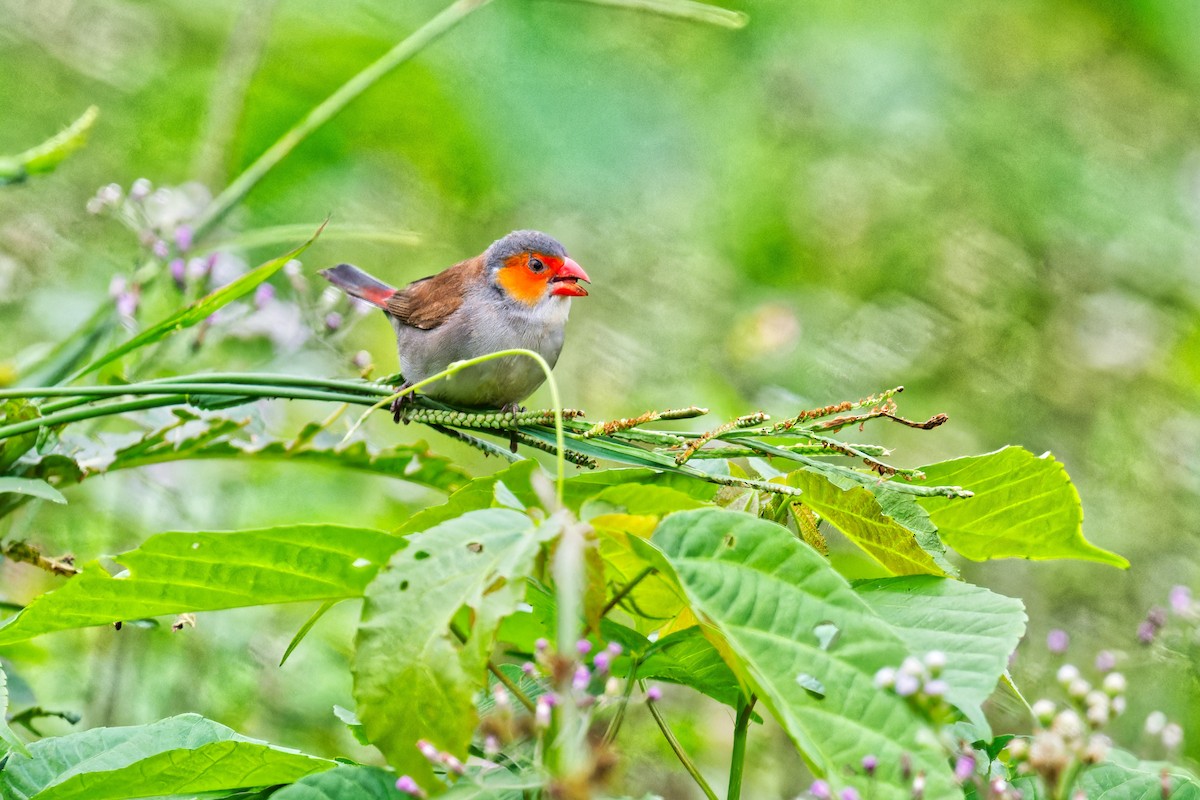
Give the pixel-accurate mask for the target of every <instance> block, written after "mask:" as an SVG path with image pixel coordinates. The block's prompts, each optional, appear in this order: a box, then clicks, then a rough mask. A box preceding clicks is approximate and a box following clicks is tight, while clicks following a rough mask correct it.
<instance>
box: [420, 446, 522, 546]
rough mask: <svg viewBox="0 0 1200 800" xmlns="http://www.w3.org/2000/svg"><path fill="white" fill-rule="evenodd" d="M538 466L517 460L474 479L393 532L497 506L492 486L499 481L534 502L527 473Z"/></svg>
mask: <svg viewBox="0 0 1200 800" xmlns="http://www.w3.org/2000/svg"><path fill="white" fill-rule="evenodd" d="M538 469H541V466H540V465H539V464H538V463H537V462H536V461H534V460H533V459H529V460H526V461H518V462H517V463H515V464H513V465H512V466H510V467H507V468H505V469H502V470H499V471H498V472H494V473H492V474H491V475H485V476H483V477H481V478H475V479H474V480H472V481H470V482H468V483H467V484H466V485H464V486H462V488H460V489H459V490H458V491H456V492H455V493H454V494H452V495H450V497H449V498H448V499H447V500H446V502H444V503H442V504H441V505H437V506H430V507H429V508H426V509H423V510H421V511H418V512H417V513H416V514H414V515H412V516H411V517H409V518H408V519H407V520H406V521H405V523H404V524H403V525H401V526H400V527H399V528H398V529H397V531H396V533H397V534H398V535H401V536H403V535H405V534H408V533H412V532H414V531H424V530H428V529H429V528H432V527H433V526H434V525H437V524H439V523H442V522H446V521H447V520H451V519H455V518H457V517H460V516H462V515H463V514H466V513H467V512H468V511H479V510H481V509H485V508H493V507H495V506H498V505H500V503H499V502H498V501H497V492H496V487H497V485H498V484H503V485H504V487H505V491H507V492H508V494H510V495H512V496H513V497H515V498H516V499H518V500H519V501H520V502H522V503H524V504H525V505H527V506H528V505H536V504H537V495H536V494H535V493H534V491H533V487H532V486H531V485H530V482H529V481H530V477H529V476H530V475H531V474H533V472H534V470H538Z"/></svg>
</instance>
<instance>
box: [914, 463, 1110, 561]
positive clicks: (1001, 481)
mask: <svg viewBox="0 0 1200 800" xmlns="http://www.w3.org/2000/svg"><path fill="white" fill-rule="evenodd" d="M921 470H922V471H923V472H924V473H925V476H926V479H927V480H928V481H929V482H930V483H951V484H956V485H959V486H962V487H963V488H964V489H969V490H971V491H972V492H974V493H975V496H974V497H969V498H966V499H962V500H952V499H948V498H941V497H923V498H921V500H920V503H921V505H922V506H924V507H925V508H926V510H928V511H929V516H930V518H931V519H932V520H933V524H934V525H936V526H937V529H938V533H939V534H940V535H941V537H942V541H944V542H945V543H946V544H947V545H949V546H950V547H953V548H954V549H955V550H957V551H958V552H959V553H961V554H962V555H964V556H966V557H967V558H970V559H972V560H974V561H986V560H988V559H991V558H1029V559H1034V560H1042V559H1049V558H1077V559H1082V560H1085V561H1099V562H1100V563H1102V564H1111V565H1112V566H1115V567H1121V568H1126V567H1128V566H1129V562H1128V561H1126V560H1125V559H1124V558H1122V557H1121V556H1119V555H1117V554H1116V553H1110V552H1109V551H1107V550H1103V549H1101V548H1099V547H1096V546H1095V545H1093V544H1091V543H1090V542H1088V541H1087V540H1086V539H1084V538H1083V508H1082V507H1081V506H1080V503H1079V494H1078V492H1076V491H1075V486H1074V485H1073V484H1072V483H1071V479H1070V478H1069V477H1068V476H1067V471H1066V470H1065V469H1063V466H1062V464H1060V463H1058V462H1057V461H1055V460H1054V458H1053V457H1052V456H1051V455H1050V454H1049V453H1047V454H1046V455H1043V456H1041V457H1038V456H1035V455H1034V454H1033V453H1030V452H1029V451H1028V450H1025V449H1024V448H1021V447H1005V448H1003V449H1001V450H997V451H995V452H993V453H987V454H985V455H981V456H969V457H967V458H956V459H954V460H952V461H941V462H939V463H937V464H930V465H929V466H927V467H921Z"/></svg>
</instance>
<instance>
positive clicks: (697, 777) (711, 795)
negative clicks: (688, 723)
mask: <svg viewBox="0 0 1200 800" xmlns="http://www.w3.org/2000/svg"><path fill="white" fill-rule="evenodd" d="M638 683H639V685H641V687H642V691H643V692H644V691H645V690H646V685H645V681H638ZM646 708H648V709H650V716H652V717H654V722H655V723H656V724H657V725H658V729H659V730H660V731H661V732H662V735H663V738H664V739H666V740H667V744H668V745H670V747H671V751H672V752H674V753H675V757H676V758H678V759H679V763H681V764H683V768H684V769H686V770H687V773H688V774H689V775H691V776H692V780H694V781H695V782H696V785H697V786H699V787H700V791H702V792H704V796H705V797H707V798H708V800H718V798H717V793H716V792H714V791H713V789H712V787H711V786H709V785H708V781H706V780H705V779H704V776H703V775H701V774H700V770H699V769H697V768H696V765H695V764H694V763H693V762H692V759H691V758H690V757H689V756H688V754H687V751H685V750H684V749H683V745H681V744H680V743H679V740H678V739H676V738H675V734H674V733H673V732H672V731H671V726H670V725H668V724H667V720H666V719H665V718H664V717H663V715H662V712H661V711H659V710H658V704H657V703H655V702H654V701H653V700H651V699H650V698H648V697H647V698H646Z"/></svg>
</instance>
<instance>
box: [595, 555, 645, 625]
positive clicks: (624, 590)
mask: <svg viewBox="0 0 1200 800" xmlns="http://www.w3.org/2000/svg"><path fill="white" fill-rule="evenodd" d="M652 572H654V567H646V568H645V569H643V570H642V571H641V572H639V573H638V574H637V575H634V576H633V579H632V580H631V581H629V583H627V584H625V585H624V586H622V587H621V591H619V592H617V593H616V594H614V595H613V596H612V599H611V600H609V601H608V602H607V603H605V604H604V608H603V609H601V611H600V616H602V617H603V616H605V615H607V614H608V612H610V611H612V610H613V609H614V608H616V607H617V604H618V603H620V602H621V601H622V600H624V599H625V598H626V597H628V596H629V593H630V592H632V591H633V589H634V587H635V586H637V585H638V584H639V583H641V582H642V581H643V580H645V579H646V578H647V577H649V576H650V573H652Z"/></svg>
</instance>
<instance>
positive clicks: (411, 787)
mask: <svg viewBox="0 0 1200 800" xmlns="http://www.w3.org/2000/svg"><path fill="white" fill-rule="evenodd" d="M396 788H397V789H398V790H399V791H401V792H404V793H405V794H410V795H412V796H413V797H424V796H425V792H423V791H421V787H420V786H418V785H417V782H416V781H414V780H413V779H412V778H411V777H409V776H408V775H401V776H400V777H399V778H397V779H396Z"/></svg>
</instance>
